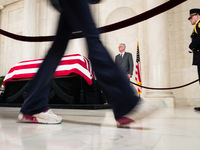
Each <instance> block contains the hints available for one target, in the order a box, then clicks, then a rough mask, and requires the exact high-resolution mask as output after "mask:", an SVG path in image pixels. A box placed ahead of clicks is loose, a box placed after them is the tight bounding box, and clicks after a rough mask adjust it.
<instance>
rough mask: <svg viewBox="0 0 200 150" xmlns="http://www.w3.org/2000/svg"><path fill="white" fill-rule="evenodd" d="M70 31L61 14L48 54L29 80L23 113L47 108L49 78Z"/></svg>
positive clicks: (30, 113)
mask: <svg viewBox="0 0 200 150" xmlns="http://www.w3.org/2000/svg"><path fill="white" fill-rule="evenodd" d="M71 32H72V31H71V30H70V29H69V28H68V25H67V23H66V21H65V19H63V16H62V15H61V17H60V21H59V25H58V30H57V34H56V38H55V40H54V43H53V44H52V46H51V48H50V50H49V51H48V54H47V55H46V57H45V59H44V61H43V63H42V64H41V66H40V68H39V70H38V72H37V74H36V75H35V77H34V79H33V80H32V81H30V86H29V88H28V91H29V93H28V97H27V98H26V100H25V101H24V103H23V105H22V108H21V110H20V112H22V113H23V114H27V115H33V114H37V113H40V112H43V111H46V110H48V109H49V108H48V96H49V90H50V84H51V80H52V79H53V75H54V72H55V70H56V68H57V66H58V64H59V63H60V60H61V58H62V56H63V55H64V51H65V49H66V46H67V43H68V40H69V38H70V36H71Z"/></svg>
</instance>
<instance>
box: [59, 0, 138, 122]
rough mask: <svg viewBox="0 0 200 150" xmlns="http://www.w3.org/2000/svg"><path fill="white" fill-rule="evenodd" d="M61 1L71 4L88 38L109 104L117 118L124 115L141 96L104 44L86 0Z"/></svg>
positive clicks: (92, 59) (98, 78)
mask: <svg viewBox="0 0 200 150" xmlns="http://www.w3.org/2000/svg"><path fill="white" fill-rule="evenodd" d="M60 2H61V5H66V3H67V4H69V5H70V6H69V7H70V8H71V9H72V11H73V13H74V15H75V16H76V17H77V20H78V21H79V23H80V25H81V28H82V30H83V33H84V35H85V36H86V39H87V44H88V49H89V59H90V60H91V63H92V67H93V70H94V72H95V75H96V77H97V82H98V84H99V85H100V87H101V89H102V90H103V92H104V94H105V95H106V96H107V97H109V104H111V105H112V107H113V111H114V115H115V118H116V119H118V118H120V117H122V116H124V115H125V114H127V113H128V112H130V111H131V110H132V109H133V108H134V107H135V106H136V104H137V103H138V101H139V98H138V97H137V96H136V95H135V93H134V92H133V90H132V88H131V87H130V83H129V82H128V80H127V78H126V77H125V75H124V74H123V73H122V72H121V70H120V69H119V68H118V67H117V66H116V64H115V63H114V62H113V60H112V58H111V57H110V55H109V54H108V52H107V50H106V49H105V48H104V46H103V45H102V43H101V41H100V39H99V35H98V31H97V29H96V27H95V24H94V22H93V19H92V16H91V14H90V11H89V7H88V4H87V2H86V0H73V1H66V0H61V1H60Z"/></svg>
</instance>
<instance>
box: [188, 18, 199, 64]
mask: <svg viewBox="0 0 200 150" xmlns="http://www.w3.org/2000/svg"><path fill="white" fill-rule="evenodd" d="M191 39H192V42H191V43H190V45H189V48H190V49H191V50H192V51H193V65H200V20H199V21H197V22H196V24H195V26H194V30H193V32H192V35H191Z"/></svg>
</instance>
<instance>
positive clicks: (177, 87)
mask: <svg viewBox="0 0 200 150" xmlns="http://www.w3.org/2000/svg"><path fill="white" fill-rule="evenodd" d="M197 81H199V79H197V80H195V81H192V82H190V83H187V84H184V85H181V86H176V87H170V88H152V87H147V86H142V85H138V84H137V83H134V82H130V83H132V84H134V85H136V86H139V87H142V88H145V89H149V90H173V89H179V88H183V87H186V86H189V85H191V84H193V83H195V82H197Z"/></svg>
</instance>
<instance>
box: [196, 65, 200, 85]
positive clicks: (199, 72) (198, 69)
mask: <svg viewBox="0 0 200 150" xmlns="http://www.w3.org/2000/svg"><path fill="white" fill-rule="evenodd" d="M197 72H198V77H199V79H200V64H199V65H197ZM199 84H200V80H199Z"/></svg>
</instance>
